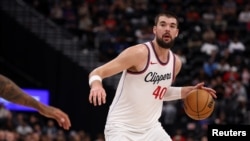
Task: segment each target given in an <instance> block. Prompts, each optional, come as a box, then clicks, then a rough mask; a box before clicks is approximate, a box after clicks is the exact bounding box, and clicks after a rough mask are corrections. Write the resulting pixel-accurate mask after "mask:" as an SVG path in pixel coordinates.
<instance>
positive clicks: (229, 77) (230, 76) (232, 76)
mask: <svg viewBox="0 0 250 141" xmlns="http://www.w3.org/2000/svg"><path fill="white" fill-rule="evenodd" d="M237 71H238V69H237V67H235V66H232V67H231V68H230V70H229V71H227V72H225V73H224V75H223V81H224V82H228V81H236V80H239V78H240V75H239V73H238V72H237Z"/></svg>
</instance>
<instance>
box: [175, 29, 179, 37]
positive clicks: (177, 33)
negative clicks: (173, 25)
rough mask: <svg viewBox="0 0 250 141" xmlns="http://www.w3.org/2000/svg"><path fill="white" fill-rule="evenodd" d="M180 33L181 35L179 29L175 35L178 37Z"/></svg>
mask: <svg viewBox="0 0 250 141" xmlns="http://www.w3.org/2000/svg"><path fill="white" fill-rule="evenodd" d="M178 35H179V29H177V32H176V35H175V37H177V36H178Z"/></svg>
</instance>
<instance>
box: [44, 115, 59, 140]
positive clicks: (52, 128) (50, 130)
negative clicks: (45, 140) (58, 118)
mask: <svg viewBox="0 0 250 141" xmlns="http://www.w3.org/2000/svg"><path fill="white" fill-rule="evenodd" d="M42 131H43V133H44V134H46V135H47V136H49V137H50V138H52V139H54V138H55V137H56V135H57V131H58V128H57V127H56V125H55V122H54V120H52V119H48V121H47V123H46V124H45V125H44V127H43V129H42Z"/></svg>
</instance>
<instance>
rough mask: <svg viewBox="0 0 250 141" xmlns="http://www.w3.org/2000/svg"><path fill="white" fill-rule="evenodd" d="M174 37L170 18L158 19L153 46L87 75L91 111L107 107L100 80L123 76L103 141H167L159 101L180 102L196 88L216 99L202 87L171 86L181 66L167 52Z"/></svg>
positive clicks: (149, 44) (175, 29) (173, 20)
mask: <svg viewBox="0 0 250 141" xmlns="http://www.w3.org/2000/svg"><path fill="white" fill-rule="evenodd" d="M178 32H179V29H178V21H177V17H176V16H175V15H174V14H173V13H171V12H165V13H160V14H159V15H157V16H156V18H155V25H154V27H153V33H154V34H155V38H154V39H153V40H152V41H148V42H145V43H143V44H138V45H134V46H131V47H129V48H127V49H125V50H124V51H123V52H122V53H120V54H119V55H118V56H117V57H116V58H115V59H113V60H111V61H110V62H108V63H106V64H104V65H102V66H100V67H97V68H95V69H94V70H93V71H92V72H90V74H89V84H90V87H91V89H90V94H89V101H90V103H92V104H94V105H95V106H96V105H102V104H104V103H105V102H106V92H105V90H104V88H103V86H102V83H101V82H102V80H103V79H104V78H107V77H110V76H113V75H115V74H118V73H120V72H123V74H122V76H121V78H120V81H119V84H118V87H117V91H116V94H115V97H114V99H113V102H112V104H111V106H110V108H109V113H108V116H107V121H106V125H105V139H106V141H170V140H171V137H170V136H169V135H168V133H166V132H165V130H164V129H163V128H162V126H161V124H160V122H159V118H160V116H161V112H162V106H163V101H171V100H178V99H182V98H185V97H186V96H187V93H188V92H190V91H191V90H193V89H196V88H201V89H205V90H206V91H208V92H209V93H211V95H212V96H213V97H216V95H215V93H216V92H215V90H213V89H211V88H208V87H205V86H204V83H203V82H201V83H198V84H197V85H195V86H185V87H173V86H171V84H172V83H173V82H174V80H175V77H176V76H177V74H178V73H179V72H180V69H181V66H182V64H181V60H180V58H178V56H176V55H175V54H174V53H173V52H172V51H171V48H172V47H173V45H174V40H175V38H176V37H177V36H178Z"/></svg>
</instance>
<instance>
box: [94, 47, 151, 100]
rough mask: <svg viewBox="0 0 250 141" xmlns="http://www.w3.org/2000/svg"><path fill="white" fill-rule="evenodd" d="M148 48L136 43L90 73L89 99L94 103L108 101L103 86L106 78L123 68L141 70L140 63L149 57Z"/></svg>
mask: <svg viewBox="0 0 250 141" xmlns="http://www.w3.org/2000/svg"><path fill="white" fill-rule="evenodd" d="M147 54H148V52H147V48H146V46H145V45H142V44H140V45H136V46H132V47H129V48H127V49H125V50H124V51H123V52H121V53H120V54H119V55H118V56H117V57H116V58H114V59H113V60H111V61H109V62H107V63H106V64H104V65H102V66H100V67H97V68H96V69H94V70H93V71H92V72H90V74H89V85H90V87H91V90H90V95H89V101H90V103H93V104H94V105H97V103H98V105H101V104H102V103H105V102H106V93H105V90H104V89H103V87H102V83H101V82H102V80H103V79H104V78H107V77H110V76H113V75H116V74H118V73H120V72H122V71H123V70H128V69H130V70H134V71H139V70H140V69H141V68H140V65H141V64H143V62H144V61H145V57H147Z"/></svg>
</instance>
